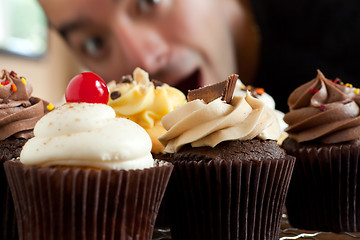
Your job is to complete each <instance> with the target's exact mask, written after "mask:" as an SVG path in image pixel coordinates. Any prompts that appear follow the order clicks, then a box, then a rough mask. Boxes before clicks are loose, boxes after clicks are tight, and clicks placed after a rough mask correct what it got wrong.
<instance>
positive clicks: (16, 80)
mask: <svg viewBox="0 0 360 240" xmlns="http://www.w3.org/2000/svg"><path fill="white" fill-rule="evenodd" d="M31 93H32V87H31V85H30V83H29V82H28V81H27V80H26V79H25V78H24V77H18V75H17V74H16V73H15V72H14V71H11V72H8V71H7V70H2V71H1V72H0V239H17V238H18V237H17V230H16V219H15V212H14V206H13V201H12V197H11V194H10V190H9V186H8V184H7V181H6V176H5V172H4V166H3V164H4V162H5V161H8V160H10V159H13V158H17V157H19V156H20V151H21V149H22V146H23V145H24V144H25V142H26V141H27V140H28V139H29V138H31V137H33V128H34V126H35V123H36V122H37V121H38V120H39V118H40V117H42V116H43V115H44V114H45V113H46V112H47V111H48V109H49V110H51V109H52V108H53V107H52V105H49V104H48V103H46V102H44V101H43V100H41V99H39V98H36V97H32V96H31ZM47 108H48V109H47Z"/></svg>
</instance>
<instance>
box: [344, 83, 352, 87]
mask: <svg viewBox="0 0 360 240" xmlns="http://www.w3.org/2000/svg"><path fill="white" fill-rule="evenodd" d="M345 87H349V88H352V87H353V85H352V84H350V83H347V84H345Z"/></svg>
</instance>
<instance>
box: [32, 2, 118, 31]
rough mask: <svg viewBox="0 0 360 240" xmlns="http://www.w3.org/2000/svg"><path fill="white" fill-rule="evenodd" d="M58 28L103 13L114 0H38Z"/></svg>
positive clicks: (51, 21)
mask: <svg viewBox="0 0 360 240" xmlns="http://www.w3.org/2000/svg"><path fill="white" fill-rule="evenodd" d="M38 1H39V3H40V4H41V6H42V7H43V9H44V11H45V14H46V16H47V17H48V19H49V21H50V24H52V25H53V26H55V27H56V28H58V27H61V26H62V25H64V24H67V23H69V22H72V21H77V20H78V19H88V18H91V17H92V16H94V17H96V15H101V14H102V13H103V12H104V11H106V8H108V5H109V4H108V3H109V2H112V1H113V0H50V1H49V0H38Z"/></svg>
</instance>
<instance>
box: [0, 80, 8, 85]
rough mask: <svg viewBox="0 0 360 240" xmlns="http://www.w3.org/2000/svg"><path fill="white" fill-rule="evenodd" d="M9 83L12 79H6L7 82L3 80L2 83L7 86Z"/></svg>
mask: <svg viewBox="0 0 360 240" xmlns="http://www.w3.org/2000/svg"><path fill="white" fill-rule="evenodd" d="M9 83H10V81H9V80H6V81H5V82H2V83H1V85H2V86H6V85H8V84H9Z"/></svg>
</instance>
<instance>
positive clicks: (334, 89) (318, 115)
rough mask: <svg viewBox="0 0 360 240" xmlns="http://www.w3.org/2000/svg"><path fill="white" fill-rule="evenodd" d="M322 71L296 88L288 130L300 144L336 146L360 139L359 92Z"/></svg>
mask: <svg viewBox="0 0 360 240" xmlns="http://www.w3.org/2000/svg"><path fill="white" fill-rule="evenodd" d="M337 81H338V80H336V81H332V80H329V79H327V78H325V76H324V75H323V74H322V73H321V72H320V71H319V70H318V74H317V76H316V78H314V79H313V80H311V81H310V82H308V83H305V84H304V85H301V86H300V87H298V88H297V89H295V90H294V91H293V92H292V93H291V95H290V96H289V99H288V105H289V109H290V111H289V112H288V113H286V114H285V117H284V120H285V122H286V123H287V124H289V127H288V128H287V129H285V130H286V131H287V132H288V134H289V136H290V137H291V138H293V139H295V140H296V141H297V142H307V141H316V142H319V143H324V144H334V143H341V142H347V141H353V140H357V139H359V138H360V95H359V93H358V92H359V89H356V88H354V87H352V85H351V84H343V83H341V84H339V83H337Z"/></svg>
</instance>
